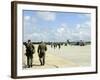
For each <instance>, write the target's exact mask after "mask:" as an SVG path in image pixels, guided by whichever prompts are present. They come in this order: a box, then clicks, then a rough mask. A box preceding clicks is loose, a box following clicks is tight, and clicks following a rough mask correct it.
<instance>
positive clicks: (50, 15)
mask: <svg viewBox="0 0 100 80" xmlns="http://www.w3.org/2000/svg"><path fill="white" fill-rule="evenodd" d="M37 15H38V17H40V18H41V19H43V20H45V21H54V20H55V19H56V13H54V12H37Z"/></svg>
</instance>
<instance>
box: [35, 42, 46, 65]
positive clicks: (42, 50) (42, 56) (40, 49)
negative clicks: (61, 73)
mask: <svg viewBox="0 0 100 80" xmlns="http://www.w3.org/2000/svg"><path fill="white" fill-rule="evenodd" d="M46 51H47V47H46V44H45V43H44V42H41V43H40V44H39V46H38V49H37V52H38V56H39V61H40V63H41V65H44V64H45V52H46Z"/></svg>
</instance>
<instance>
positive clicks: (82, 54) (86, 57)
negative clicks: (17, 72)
mask: <svg viewBox="0 0 100 80" xmlns="http://www.w3.org/2000/svg"><path fill="white" fill-rule="evenodd" d="M34 46H35V54H33V67H32V68H33V69H45V68H63V67H65V68H66V67H80V66H82V67H84V66H90V65H91V45H86V46H70V45H68V46H64V45H62V46H61V48H60V49H59V48H58V47H57V48H56V49H54V48H51V46H50V45H47V51H46V64H45V65H44V66H40V62H39V58H38V53H37V46H38V45H34ZM22 64H23V65H22V66H23V68H27V66H26V64H27V58H26V56H25V46H23V53H22Z"/></svg>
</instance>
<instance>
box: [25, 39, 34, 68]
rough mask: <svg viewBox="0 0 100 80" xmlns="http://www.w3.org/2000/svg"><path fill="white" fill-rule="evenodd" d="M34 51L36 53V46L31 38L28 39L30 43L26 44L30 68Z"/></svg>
mask: <svg viewBox="0 0 100 80" xmlns="http://www.w3.org/2000/svg"><path fill="white" fill-rule="evenodd" d="M34 53H35V47H34V45H33V44H32V42H31V40H28V43H27V44H26V56H27V66H28V68H30V67H32V64H33V54H34Z"/></svg>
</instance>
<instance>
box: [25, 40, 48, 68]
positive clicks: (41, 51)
mask: <svg viewBox="0 0 100 80" xmlns="http://www.w3.org/2000/svg"><path fill="white" fill-rule="evenodd" d="M24 45H25V47H26V53H25V55H26V57H27V66H28V68H30V67H32V66H33V65H32V64H33V55H34V53H35V52H36V51H35V47H34V45H33V44H32V42H31V40H28V42H25V43H24ZM46 51H47V47H46V44H45V43H44V42H41V43H40V44H39V45H38V48H37V52H38V56H39V61H40V65H45V52H46Z"/></svg>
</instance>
